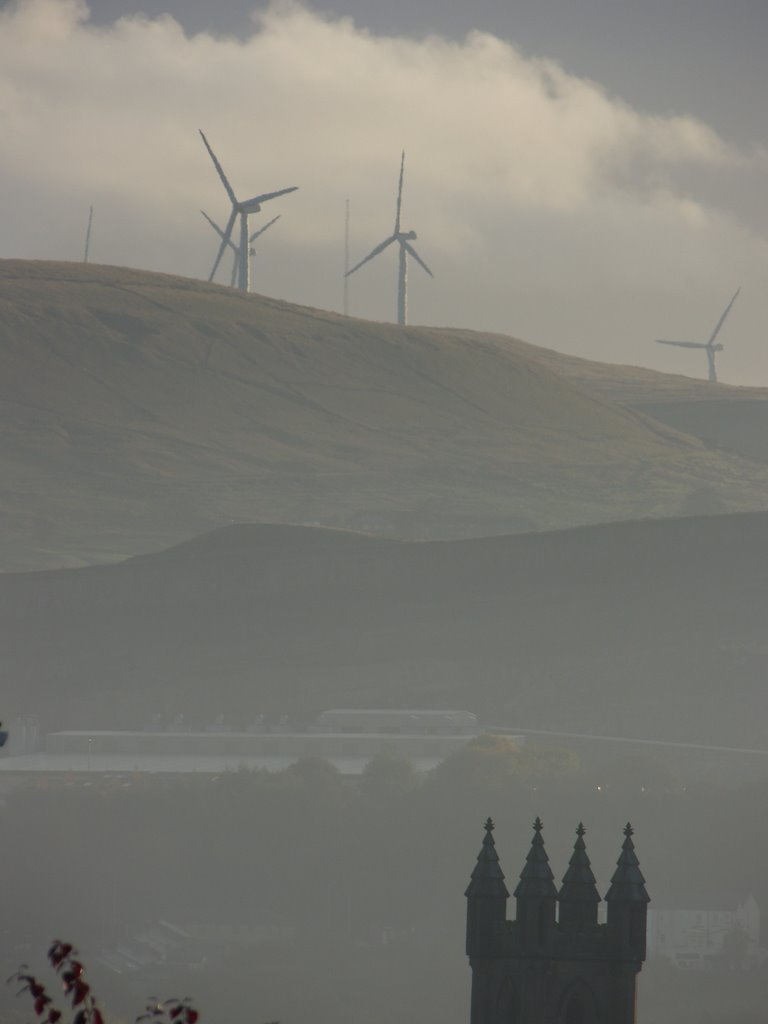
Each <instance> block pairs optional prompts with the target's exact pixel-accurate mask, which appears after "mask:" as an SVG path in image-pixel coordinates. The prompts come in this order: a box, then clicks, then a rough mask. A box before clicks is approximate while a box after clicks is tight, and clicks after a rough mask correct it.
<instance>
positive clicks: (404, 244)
mask: <svg viewBox="0 0 768 1024" xmlns="http://www.w3.org/2000/svg"><path fill="white" fill-rule="evenodd" d="M400 245H402V247H403V248H404V249H405V251H406V252H407V253H408V255H409V256H413V258H414V259H415V260H416V262H417V263H418V264H420V265H421V266H422V267H423V268H424V269H425V270H426V272H427V273H428V274H429V276H430V277H434V276H435V275H434V274H433V273H432V271H431V270H430V269H429V267H428V266H427V264H426V263H425V262H424V260H423V259H422V258H421V256H419V254H418V253H417V252H416V250H415V249H414V248H413V246H412V245H411V244H410V242H406V241H404V240H401V242H400Z"/></svg>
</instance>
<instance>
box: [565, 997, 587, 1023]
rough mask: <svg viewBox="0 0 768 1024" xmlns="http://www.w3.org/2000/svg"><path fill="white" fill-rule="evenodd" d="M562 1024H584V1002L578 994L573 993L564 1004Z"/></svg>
mask: <svg viewBox="0 0 768 1024" xmlns="http://www.w3.org/2000/svg"><path fill="white" fill-rule="evenodd" d="M564 1024H586V1020H585V1017H584V1001H583V1000H582V998H581V996H580V995H579V993H578V992H574V994H573V995H572V996H571V997H570V999H569V1000H568V1002H567V1003H566V1007H565V1021H564Z"/></svg>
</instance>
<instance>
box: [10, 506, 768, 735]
mask: <svg viewBox="0 0 768 1024" xmlns="http://www.w3.org/2000/svg"><path fill="white" fill-rule="evenodd" d="M766 551H768V515H741V516H725V517H702V518H692V519H686V520H672V521H646V522H634V523H623V524H613V525H608V526H601V527H585V528H579V529H574V530H568V531H564V532H558V533H548V534H530V535H521V536H507V537H494V538H486V539H478V540H471V541H441V542H402V541H391V540H377V539H373V538H370V537H364V536H360V535H355V534H351V533H340V532H337V531H332V530H323V529H312V528H301V527H288V526H236V527H231V528H228V529H224V530H220V531H217V532H214V533H212V534H209V535H206V536H204V537H200V538H198V539H197V540H194V541H191V542H189V543H186V544H182V545H180V546H178V547H175V548H172V549H170V550H168V551H164V552H162V553H160V554H157V555H147V556H142V557H138V558H133V559H131V560H129V561H127V562H125V563H122V564H119V565H113V566H104V567H98V568H89V569H77V570H60V571H57V572H42V573H28V574H6V575H5V576H4V577H0V645H1V646H2V650H3V674H4V680H5V682H4V687H3V688H4V698H5V702H6V704H7V705H8V706H7V708H5V709H4V710H5V711H6V714H7V715H8V716H9V717H10V715H11V714H12V713H14V712H21V711H35V712H37V713H39V714H41V715H42V716H43V718H44V720H45V724H46V726H47V727H48V728H50V727H74V728H76V727H83V728H92V727H97V726H102V727H104V726H106V727H111V726H118V727H141V726H143V725H144V724H145V723H146V722H147V721H148V720H149V717H150V715H151V714H153V713H155V712H158V713H160V714H161V715H163V716H166V717H168V718H170V717H173V716H174V715H176V714H177V713H179V712H181V713H184V714H185V716H186V718H187V720H188V721H190V722H194V723H197V724H198V725H202V724H204V723H206V722H209V721H211V720H212V719H213V717H214V716H216V715H217V714H220V713H221V714H224V715H226V716H227V717H228V718H229V720H230V721H232V722H233V723H236V724H240V725H243V726H244V725H247V724H248V723H249V722H250V721H251V720H252V717H253V716H254V715H255V714H256V713H258V712H264V711H266V712H272V713H280V712H286V711H287V712H290V713H292V714H298V715H299V716H303V717H305V718H306V716H307V715H309V714H312V713H314V712H317V711H319V710H321V709H323V708H326V707H331V706H339V705H341V706H355V705H357V706H369V707H370V706H374V707H375V706H384V707H386V706H410V707H418V706H426V707H429V706H435V707H446V706H459V707H466V708H468V709H470V710H473V711H476V712H479V713H480V714H481V715H482V716H484V717H485V718H486V719H489V720H492V721H495V722H499V721H501V722H505V723H508V724H510V725H513V726H514V725H516V726H518V727H528V728H545V729H565V730H574V731H584V732H604V733H613V734H618V735H637V736H655V737H659V738H674V739H691V740H697V741H702V742H711V743H717V744H734V745H762V744H764V743H765V742H766V726H765V721H766V711H767V710H768V707H767V705H768V697H767V696H766V690H765V685H764V675H765V664H766V658H767V657H768V583H766V579H767V573H766V554H765V552H766Z"/></svg>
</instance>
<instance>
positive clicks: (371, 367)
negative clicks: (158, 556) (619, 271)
mask: <svg viewBox="0 0 768 1024" xmlns="http://www.w3.org/2000/svg"><path fill="white" fill-rule="evenodd" d="M549 356H552V354H551V353H550V354H549ZM545 357H547V354H546V353H542V350H535V349H533V348H532V347H531V346H528V345H524V344H522V343H519V342H515V341H513V340H512V339H500V338H498V337H491V336H484V335H479V334H473V333H472V332H469V331H453V330H436V329H426V328H407V329H401V328H398V327H396V326H393V325H390V324H378V323H371V322H366V321H360V320H354V319H350V318H344V317H340V316H337V315H335V314H332V313H324V312H321V311H318V310H313V309H306V308H301V307H296V306H291V305H289V304H287V303H283V302H278V301H275V300H271V299H266V298H262V297H260V296H256V295H251V296H244V295H242V294H240V293H237V292H233V291H231V290H230V289H227V288H221V287H218V286H214V285H208V284H205V283H202V282H198V281H191V280H185V279H181V278H174V277H169V276H163V275H157V274H149V273H145V272H142V271H137V270H125V269H118V268H114V267H98V266H93V265H91V264H88V265H85V264H74V263H73V264H63V263H59V264H56V263H42V262H21V261H2V262H0V424H1V425H2V431H0V473H2V479H3V493H2V501H1V503H0V512H1V513H2V517H3V518H2V522H3V530H2V533H1V534H0V568H5V569H13V568H16V569H26V568H38V567H39V568H44V567H50V566H61V565H73V564H83V563H93V562H99V561H105V560H110V559H117V558H120V557H123V556H125V555H128V554H134V553H138V552H141V551H149V550H156V549H157V548H158V547H163V546H166V545H168V544H171V543H174V542H176V541H178V540H180V539H182V538H183V537H185V536H189V535H191V534H194V533H197V532H202V531H204V530H207V529H210V528H213V527H217V526H222V525H226V524H227V523H230V522H233V521H257V522H268V521H274V522H298V523H318V524H322V525H331V526H337V527H344V528H354V529H361V530H367V531H372V532H375V533H379V534H389V535H393V536H401V537H410V538H450V537H461V536H478V535H488V534H493V533H510V532H517V531H528V530H535V529H553V528H560V527H564V526H570V525H575V524H580V523H588V522H598V521H607V520H612V519H627V518H637V517H642V516H648V515H650V516H668V515H674V514H678V513H680V512H681V511H686V512H696V511H697V510H702V509H703V510H711V509H712V508H713V507H714V508H717V509H722V510H723V511H745V510H753V509H761V508H764V507H768V468H766V467H765V466H764V465H761V464H758V463H755V462H751V461H747V460H746V459H744V458H742V457H741V456H739V455H734V454H731V453H729V452H721V451H712V450H708V448H707V446H706V444H704V443H702V441H701V440H699V439H696V438H693V437H691V436H687V435H685V434H682V433H680V432H678V431H677V430H674V429H671V428H669V427H667V426H663V425H661V424H660V423H659V422H657V421H654V420H651V419H649V418H648V417H647V416H645V415H643V414H640V413H638V412H636V411H634V410H631V409H627V408H623V407H621V406H619V405H617V404H615V403H614V402H612V401H611V400H609V399H608V398H606V397H600V396H598V397H595V396H593V395H590V394H588V393H587V392H586V391H585V390H584V388H583V387H582V384H581V383H579V384H578V386H574V385H573V384H572V383H571V382H570V381H569V380H566V379H565V378H564V377H563V376H561V375H559V371H558V370H557V368H556V367H554V366H547V365H544V362H545V361H546V359H545ZM594 365H597V364H594ZM657 376H658V377H660V378H663V375H657ZM676 379H679V378H676ZM701 496H703V498H702V497H701Z"/></svg>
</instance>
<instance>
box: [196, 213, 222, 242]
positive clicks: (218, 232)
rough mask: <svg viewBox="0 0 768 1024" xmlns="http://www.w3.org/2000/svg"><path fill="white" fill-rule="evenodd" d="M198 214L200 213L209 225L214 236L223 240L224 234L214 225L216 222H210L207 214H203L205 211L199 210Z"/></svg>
mask: <svg viewBox="0 0 768 1024" xmlns="http://www.w3.org/2000/svg"><path fill="white" fill-rule="evenodd" d="M200 213H202V215H203V216H204V217H205V219H206V220H207V221H208V223H209V224H210V225H211V227H212V228H213V230H214V231H215V232H216V234H217V235H218V236H219V238H223V237H224V232H223V231H222V230H221V228H220V227H219V225H218V224H217V223H216V221H214V220H211V218H210V217H209V216H208V214H207V213H206V212H205V210H201V211H200Z"/></svg>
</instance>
